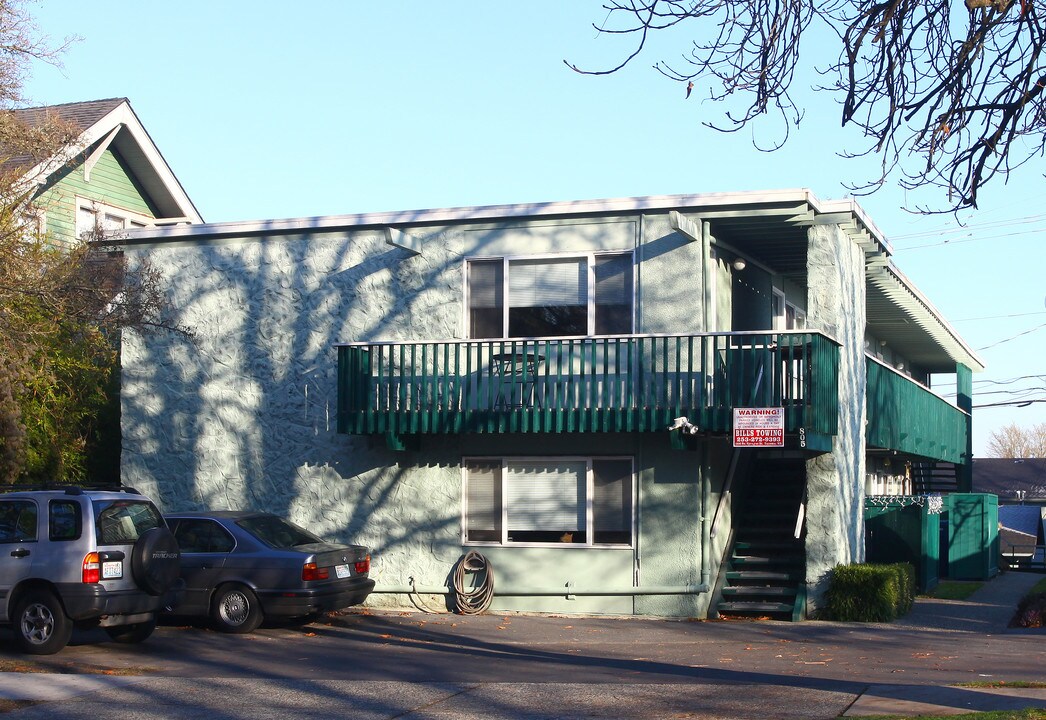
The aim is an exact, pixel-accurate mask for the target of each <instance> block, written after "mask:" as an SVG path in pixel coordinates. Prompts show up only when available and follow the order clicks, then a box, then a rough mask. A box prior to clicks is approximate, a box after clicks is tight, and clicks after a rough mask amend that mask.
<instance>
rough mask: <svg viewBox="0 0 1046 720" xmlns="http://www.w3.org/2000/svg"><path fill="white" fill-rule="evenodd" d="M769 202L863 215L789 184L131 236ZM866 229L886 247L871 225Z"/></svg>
mask: <svg viewBox="0 0 1046 720" xmlns="http://www.w3.org/2000/svg"><path fill="white" fill-rule="evenodd" d="M770 203H808V204H809V205H810V206H811V207H812V208H813V209H814V211H815V212H818V213H820V212H844V211H845V212H851V213H853V214H854V215H855V216H856V217H857V218H859V219H860V220H861V222H862V223H863V222H864V219H865V218H866V216H865V214H864V211H862V210H861V209H860V208H859V207H858V206H857V203H856V202H855V201H853V200H836V201H831V202H829V203H823V202H821V201H820V200H818V199H817V198H816V197H815V196H814V195H813V193H812V192H811V191H810V190H807V189H790V190H771V191H759V192H736V193H701V194H693V195H654V196H647V197H631V198H616V199H610V200H571V201H566V202H547V203H523V204H516V205H487V206H477V207H456V208H443V209H431V210H408V211H399V212H386V213H362V214H353V215H322V216H316V217H300V218H282V219H270V220H251V221H237V222H224V223H207V224H203V225H195V226H187V227H179V228H165V229H150V230H145V231H135V233H134V234H133V235H131V236H130V239H131V240H132V241H144V240H166V239H172V240H173V239H185V240H188V239H192V238H201V239H202V238H206V237H237V236H249V235H260V234H270V235H274V234H294V233H298V232H315V231H324V230H346V229H352V228H375V227H383V226H386V225H392V226H395V227H398V228H400V229H403V228H404V227H405V226H410V225H434V224H439V223H449V222H467V221H471V222H497V221H508V220H511V219H514V218H541V217H551V216H556V215H575V214H589V213H592V214H595V213H635V212H643V211H665V210H676V209H680V210H684V211H685V212H688V213H698V214H700V212H701V210H702V208H709V207H717V206H723V205H757V204H770ZM867 230H868V231H869V232H871V233H872V234H874V235H875V237H876V239H877V240H878V241H879V242H880V243H881V244H883V245H884V246H886V247H889V246H888V245H887V243H886V241H885V240H884V239H883V237H882V234H881V233H879V231H878V230H877V229H875V227H874V226H872V225H870V224H868V225H867Z"/></svg>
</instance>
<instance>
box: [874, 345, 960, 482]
mask: <svg viewBox="0 0 1046 720" xmlns="http://www.w3.org/2000/svg"><path fill="white" fill-rule="evenodd" d="M866 365H867V368H868V391H867V395H868V402H867V404H868V415H867V417H868V424H867V425H866V426H865V428H866V429H865V438H866V440H867V442H868V446H869V447H877V448H885V449H888V450H897V451H899V452H906V453H912V454H913V455H921V456H923V457H927V458H932V459H935V460H941V461H944V462H952V463H965V462H967V461H968V458H966V457H965V455H966V447H967V444H966V441H967V438H968V436H969V433H970V416H969V415H968V414H967V413H965V412H963V411H962V410H960V409H959V408H957V407H956V406H955V405H952V404H951V403H950V402H948V401H947V400H944V399H943V398H941V397H940V396H938V395H936V394H934V393H933V392H931V391H930V390H929V389H927V388H926V387H924V386H923V385H920V384H919V383H917V382H914V381H913V380H912V379H911V378H909V377H906V376H905V375H902V374H901V373H899V372H897V371H896V370H894V369H893V368H890V367H887V366H885V365H883V364H882V363H880V362H878V361H876V360H874V359H872V358H867V359H866Z"/></svg>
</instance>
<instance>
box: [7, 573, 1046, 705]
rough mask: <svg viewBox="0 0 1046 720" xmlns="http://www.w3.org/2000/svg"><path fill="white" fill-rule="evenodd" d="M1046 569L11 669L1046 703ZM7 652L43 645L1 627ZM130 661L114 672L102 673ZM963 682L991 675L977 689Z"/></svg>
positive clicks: (440, 695)
mask: <svg viewBox="0 0 1046 720" xmlns="http://www.w3.org/2000/svg"><path fill="white" fill-rule="evenodd" d="M1042 577H1043V576H1042V575H1040V574H1034V573H1015V572H1009V573H1005V574H1003V575H1001V576H999V577H998V578H996V579H994V580H992V581H990V582H988V583H986V584H985V585H984V587H983V588H982V589H981V590H979V591H978V592H977V593H975V594H974V595H973V596H971V598H970V599H969V600H967V601H961V602H959V601H942V600H925V599H920V600H918V601H917V602H916V606H915V608H914V609H913V611H912V612H911V613H909V615H908V616H906V617H905V618H903V619H901V620H900V621H897V622H894V623H889V624H862V623H834V622H820V621H808V622H803V623H780V622H765V621H754V622H753V621H744V622H742V621H731V622H728V621H709V622H687V621H679V620H659V619H636V618H607V617H568V616H554V617H550V616H531V615H515V614H508V615H506V614H497V615H481V616H456V615H439V614H425V613H389V612H383V613H378V612H369V613H367V612H365V613H352V614H346V615H341V616H337V617H333V618H330V619H329V620H327V621H325V622H323V623H314V624H311V625H305V626H301V627H274V628H263V629H261V630H259V631H257V632H255V633H252V634H250V635H245V636H231V635H222V634H220V633H215V632H212V631H209V630H206V629H203V628H200V627H194V626H189V625H183V624H178V623H175V624H171V625H168V626H165V627H161V628H159V629H158V630H157V632H156V634H155V635H154V636H153V638H151V639H150V640H149V641H147V642H145V643H143V644H141V645H137V646H122V645H117V644H114V643H111V642H108V641H107V639H106V637H105V636H104V635H102V634H100V633H93V634H92V633H85V634H78V635H77V636H74V642H73V644H72V645H71V646H70V647H69V648H67V649H66V650H64V651H63V652H62V653H59V654H58V655H54V656H49V657H46V658H39V659H34V662H36V663H38V665H39V666H40V669H43V670H47V671H48V672H45V673H0V700H2V699H6V701H7V704H6V705H5V706H4V707H6V708H7V709H8V712H7V714H8V715H9V716H10V717H14V718H90V719H91V720H106V719H107V718H129V719H137V718H143V719H145V718H149V719H152V718H170V719H171V720H177V719H180V718H208V719H211V720H224V719H226V718H228V719H230V720H231V719H237V720H238V719H240V718H244V719H246V718H250V719H251V720H261V719H265V718H285V717H294V718H329V717H351V718H363V719H370V718H375V719H379V718H380V719H385V718H405V719H407V720H417V719H421V718H459V719H464V720H469V719H471V718H527V719H530V718H535V719H536V718H556V719H559V718H563V719H569V718H760V719H765V718H780V719H782V720H790V719H792V718H795V719H797V720H798V719H804V720H805V719H811V720H816V719H821V718H834V717H841V716H846V717H851V716H865V715H876V714H899V715H916V714H929V713H933V714H955V713H965V712H971V711H980V710H992V709H1020V708H1026V707H1038V708H1046V689H1042V688H1020V687H1009V688H1005V687H1004V688H997V687H992V688H987V687H984V686H983V685H984V684H986V683H994V684H998V683H1003V682H1008V683H1014V682H1018V681H1025V682H1039V683H1042V682H1046V642H1044V641H1046V631H1044V630H1041V629H1010V628H1007V627H1006V625H1007V623H1008V621H1009V619H1010V617H1011V616H1012V614H1013V611H1014V608H1015V607H1016V602H1017V600H1018V599H1019V598H1020V597H1021V596H1022V595H1023V594H1024V593H1025V592H1026V591H1027V589H1028V588H1029V587H1031V586H1032V585H1033V584H1035V582H1037V581H1038V580H1039V579H1041V578H1042ZM0 658H6V659H12V660H20V659H25V658H24V656H19V655H17V654H16V653H15V652H14V649H13V646H12V644H11V643H10V641H9V640H7V638H6V637H4V638H2V639H0ZM104 672H108V673H114V674H97V673H104ZM959 683H967V684H969V683H980V684H981V686H974V687H969V686H967V687H960V686H958V684H959Z"/></svg>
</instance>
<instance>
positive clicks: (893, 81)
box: [567, 0, 1046, 211]
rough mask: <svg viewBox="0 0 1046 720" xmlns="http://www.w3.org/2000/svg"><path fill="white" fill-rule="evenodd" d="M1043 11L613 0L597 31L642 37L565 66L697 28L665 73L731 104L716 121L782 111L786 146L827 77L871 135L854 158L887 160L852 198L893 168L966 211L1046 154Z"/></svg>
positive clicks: (1029, 4)
mask: <svg viewBox="0 0 1046 720" xmlns="http://www.w3.org/2000/svg"><path fill="white" fill-rule="evenodd" d="M1044 8H1046V6H1044V5H1043V4H1042V3H1039V2H1035V0H965V2H956V1H955V0H928V1H927V2H912V0H883V1H882V2H869V1H868V0H824V1H822V0H797V1H795V2H779V1H777V0H726V2H723V1H722V0H686V1H685V2H684V1H680V0H609V1H608V2H606V3H605V4H604V6H603V9H604V10H606V11H607V12H606V14H605V16H602V15H601V17H600V18H599V19H602V20H603V22H602V23H600V24H598V25H596V26H595V27H596V29H597V30H598V31H599V32H600V33H603V34H606V35H618V36H625V37H627V38H631V39H632V40H633V43H632V44H631V46H630V49H629V50H626V51H625V52H624V53H623V54H622V58H621V61H620V62H619V63H617V64H616V65H613V66H611V67H607V68H605V69H583V68H580V67H578V66H577V65H575V64H573V63H569V62H568V63H567V64H568V65H569V66H570V67H572V68H573V69H574V70H576V71H578V72H583V73H586V74H593V75H601V74H609V73H614V72H617V71H618V70H620V69H621V68H623V67H625V65H627V64H628V63H630V62H631V61H633V60H635V59H636V58H638V57H639V56H640V55H642V54H644V50H646V49H647V45H648V44H649V43H652V42H653V39H654V37H655V36H657V37H658V39H663V40H666V41H668V42H678V38H679V37H680V36H681V35H688V36H689V37H690V38H693V40H692V41H691V42H690V43H689V46H688V47H685V48H681V51H680V53H679V55H678V58H677V59H676V60H674V61H672V60H669V61H667V62H666V61H664V60H660V61H658V62H657V63H656V64H655V65H654V68H655V69H656V70H657V71H658V72H660V73H661V74H662V75H663V76H664V77H666V78H668V79H670V80H673V81H676V82H679V83H681V84H683V85H685V86H686V96H687V97H690V95H691V92H693V93H694V95H695V96H696V97H699V98H709V99H711V100H713V101H716V102H719V103H723V104H724V107H725V111H724V113H723V115H722V119H721V120H720V121H719V122H708V123H706V124H707V125H708V126H709V127H713V128H716V129H719V130H723V131H727V132H732V131H737V130H740V129H742V128H744V127H746V126H749V125H750V124H752V123H754V122H756V121H757V120H758V119H759V118H761V117H764V116H766V115H768V114H777V115H778V116H779V117H780V118H781V119H782V120H783V121H784V128H785V130H784V133H783V135H781V136H778V137H777V138H776V139H775V141H774V144H775V145H777V146H780V144H783V143H784V142H785V141H786V140H787V137H788V128H789V127H791V126H794V125H798V124H799V122H800V120H801V119H802V118H803V116H804V114H805V108H804V107H803V106H802V103H801V102H799V101H798V100H797V96H796V93H795V90H796V88H795V83H796V78H797V77H798V78H804V77H809V74H810V73H811V72H813V73H816V75H815V77H817V78H818V84H817V86H816V87H815V88H814V89H815V90H817V91H823V92H827V93H829V94H830V95H831V96H832V97H833V99H835V100H836V101H837V102H838V105H839V107H840V120H841V122H842V124H843V125H844V126H851V127H855V128H857V129H858V130H859V131H860V132H861V134H862V135H863V137H864V140H865V142H864V143H863V146H862V147H860V148H859V149H858V150H857V151H856V152H855V153H852V154H853V155H869V154H878V155H879V156H880V158H881V162H882V166H881V170H882V172H881V173H880V174H879V176H878V177H874V178H870V179H869V180H868V181H867V182H864V183H858V184H855V185H853V186H852V187H851V189H852V190H853V191H854V192H855V193H857V194H861V193H868V192H872V191H874V190H875V189H877V188H878V187H880V186H881V185H882V184H884V183H885V182H886V181H887V179H888V178H891V177H895V178H896V179H897V180H898V182H899V184H900V185H901V186H902V187H905V188H908V189H911V188H916V187H920V186H937V187H939V188H941V189H942V190H943V191H944V197H945V198H946V200H945V201H944V202H942V203H940V205H939V207H938V209H939V210H942V211H943V210H958V209H961V208H965V207H976V205H977V197H978V193H979V191H980V189H981V188H982V187H984V186H985V185H986V184H988V183H989V182H990V181H992V180H993V179H995V178H997V177H998V178H999V179H1001V180H1003V181H1005V179H1006V177H1007V175H1008V174H1009V172H1010V171H1011V170H1012V169H1013V168H1015V167H1016V166H1019V165H1022V164H1024V163H1026V162H1028V161H1030V160H1033V159H1037V158H1041V156H1042V154H1043V151H1044V149H1046V104H1044V98H1043V91H1044V90H1046V65H1044V62H1043V48H1044V46H1046V22H1044V20H1046V15H1044V14H1043V10H1044ZM801 50H802V52H801ZM826 50H827V54H826V55H825V54H824V53H825V51H826ZM811 57H812V58H813V59H814V62H822V61H823V63H824V64H823V65H821V66H819V67H815V66H813V65H812V64H810V59H811ZM804 63H805V64H804ZM681 94H682V93H681ZM924 210H925V208H924Z"/></svg>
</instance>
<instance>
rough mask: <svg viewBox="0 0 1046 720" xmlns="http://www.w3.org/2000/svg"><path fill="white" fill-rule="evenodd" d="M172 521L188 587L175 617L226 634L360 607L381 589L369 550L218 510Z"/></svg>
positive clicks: (279, 521) (267, 518) (276, 520)
mask: <svg viewBox="0 0 1046 720" xmlns="http://www.w3.org/2000/svg"><path fill="white" fill-rule="evenodd" d="M166 519H167V524H168V526H169V527H170V528H171V532H173V533H174V537H175V538H176V539H177V540H178V545H179V546H180V548H181V552H182V560H181V573H182V578H183V579H184V580H185V586H186V587H185V595H184V599H183V600H182V602H181V603H180V604H179V605H178V606H177V607H176V608H174V609H173V610H172V614H175V615H181V616H195V617H206V618H209V619H210V621H211V623H212V624H213V626H214V627H215V628H216V629H217V630H221V631H222V632H229V633H249V632H251V631H252V630H254V629H255V628H257V627H258V626H259V625H260V624H261V623H262V621H263V620H264V619H266V618H297V617H308V616H310V615H314V614H317V613H320V612H323V611H327V610H340V609H342V608H346V607H351V606H353V605H359V604H360V603H362V602H363V601H364V600H366V599H367V596H368V595H370V592H371V590H373V589H374V581H373V580H371V579H370V578H369V577H368V574H369V573H370V554H369V551H368V549H367V548H366V547H364V546H362V545H335V544H332V543H328V542H325V541H323V540H321V539H320V538H318V537H316V536H315V535H313V534H312V533H310V532H309V531H308V530H305V529H304V528H302V527H299V526H298V525H295V524H294V523H291V522H288V521H286V520H284V519H283V518H281V517H277V516H276V515H271V514H269V513H261V512H246V511H230V510H218V511H211V512H186V513H172V514H169V515H167V516H166Z"/></svg>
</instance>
